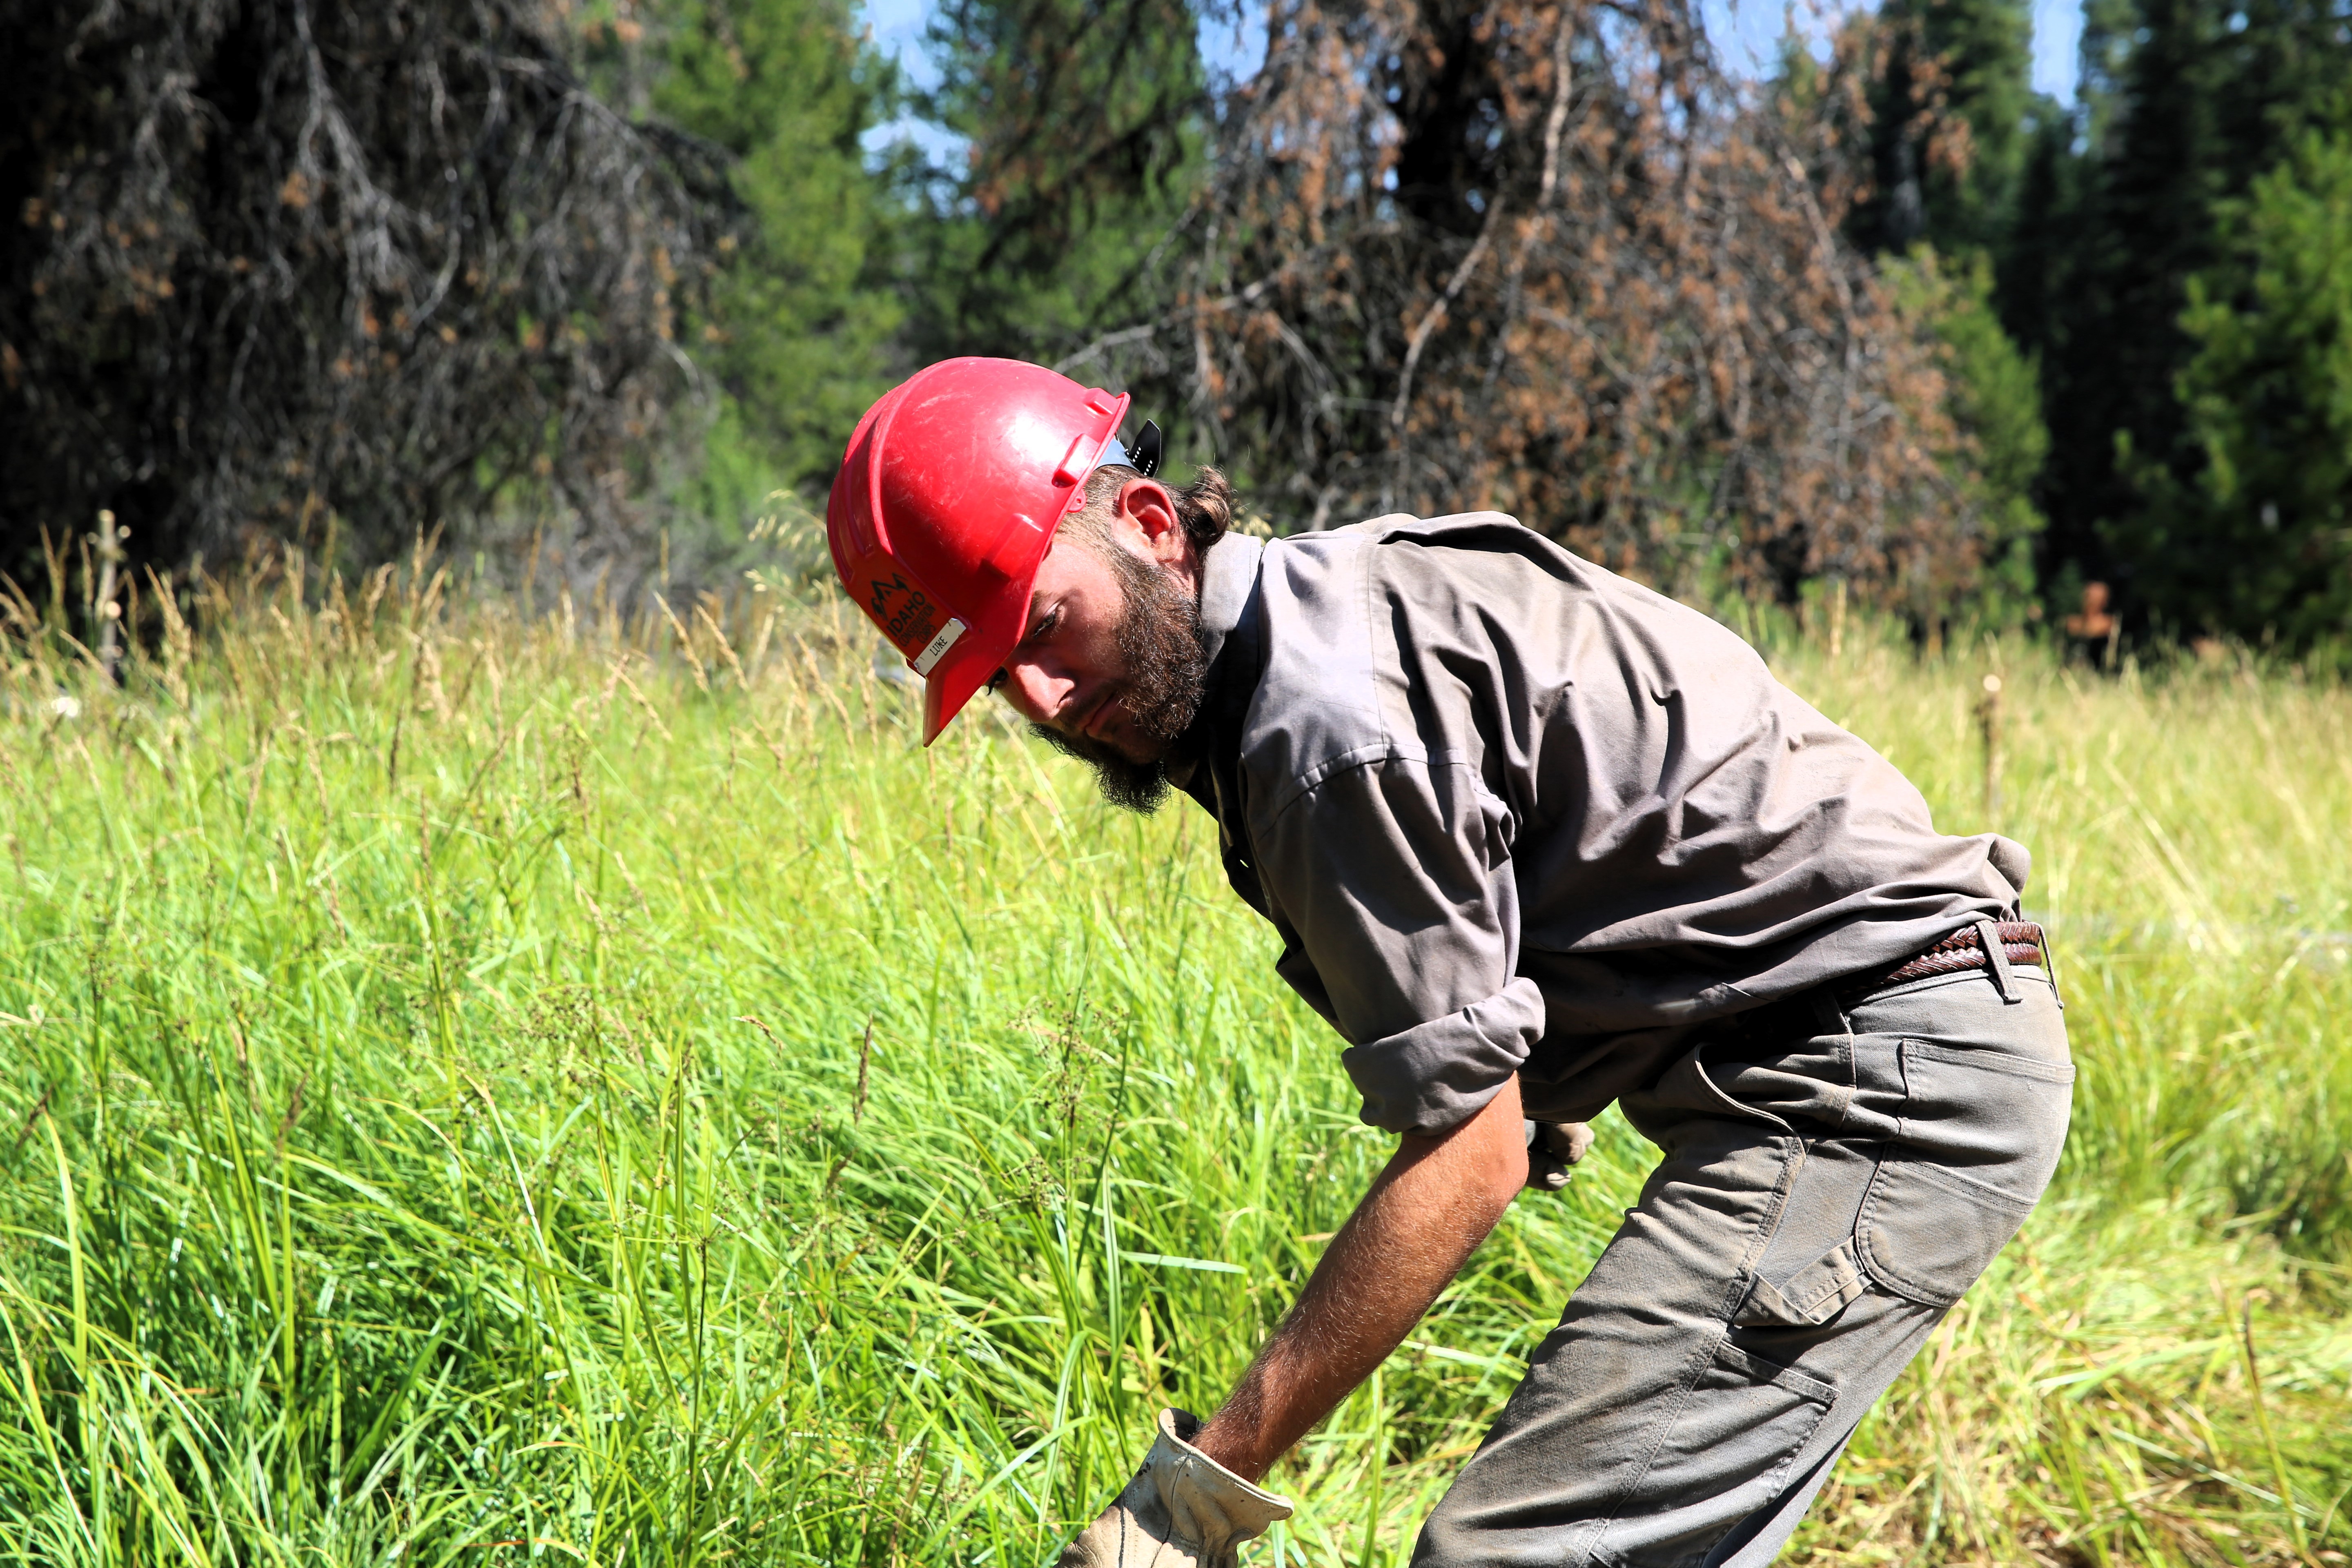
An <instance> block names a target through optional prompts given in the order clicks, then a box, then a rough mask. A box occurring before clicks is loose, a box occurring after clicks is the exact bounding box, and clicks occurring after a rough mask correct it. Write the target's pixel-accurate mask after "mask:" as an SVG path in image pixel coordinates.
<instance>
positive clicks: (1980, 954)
mask: <svg viewBox="0 0 2352 1568" xmlns="http://www.w3.org/2000/svg"><path fill="white" fill-rule="evenodd" d="M1993 930H1994V931H1996V932H1997V933H1998V934H1999V936H2000V946H2001V952H2003V953H2004V954H2006V955H2007V956H2008V959H2009V961H2010V963H2028V964H2032V965H2034V966H2035V967H2037V968H2038V967H2040V966H2042V964H2043V963H2046V962H2047V960H2046V959H2045V958H2044V956H2043V953H2044V950H2045V946H2046V944H2045V942H2044V941H2043V938H2042V928H2041V927H2040V926H2038V925H2036V924H2034V923H2033V922H2032V921H1999V922H1998V923H1997V924H1996V925H1995V926H1994V927H1993ZM1984 967H1985V952H1984V943H1983V942H1979V940H1978V939H1977V928H1976V927H1974V926H1972V925H1971V926H1962V927H1961V928H1960V929H1959V930H1958V931H1954V932H1953V933H1952V934H1951V935H1949V936H1948V937H1946V938H1945V939H1944V940H1943V941H1941V942H1937V944H1936V945H1935V946H1933V947H1931V948H1929V949H1927V952H1922V953H1919V954H1918V955H1916V957H1913V958H1909V959H1906V960H1905V961H1904V962H1903V963H1899V964H1897V965H1895V967H1894V968H1893V969H1890V970H1887V971H1885V973H1879V974H1861V975H1852V976H1849V977H1848V978H1846V979H1844V980H1843V981H1840V982H1838V985H1837V994H1838V997H1839V999H1840V1000H1841V1001H1843V1000H1848V999H1851V998H1853V997H1856V996H1865V995H1868V994H1870V993H1872V992H1874V991H1884V990H1885V989H1886V988H1887V987H1888V986H1890V985H1900V984H1903V983H1904V982H1905V981H1906V980H1925V979H1927V977H1928V976H1930V975H1934V974H1958V973H1961V972H1963V971H1965V970H1970V969H1982V968H1984Z"/></svg>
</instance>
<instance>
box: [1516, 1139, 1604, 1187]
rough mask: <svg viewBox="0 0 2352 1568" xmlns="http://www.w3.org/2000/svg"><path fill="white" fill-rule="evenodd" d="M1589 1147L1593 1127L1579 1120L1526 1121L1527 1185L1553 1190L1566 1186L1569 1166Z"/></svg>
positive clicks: (1579, 1158) (1581, 1156) (1590, 1145)
mask: <svg viewBox="0 0 2352 1568" xmlns="http://www.w3.org/2000/svg"><path fill="white" fill-rule="evenodd" d="M1591 1147H1592V1129H1591V1128H1590V1127H1587V1126H1586V1125H1585V1124H1584V1123H1583V1122H1581V1121H1530V1122H1528V1185H1529V1186H1531V1187H1534V1188H1537V1189H1538V1190H1539V1191H1542V1192H1547V1193H1556V1192H1558V1191H1559V1190H1560V1189H1561V1188H1562V1187H1564V1186H1566V1185H1568V1176H1569V1172H1568V1168H1569V1167H1570V1165H1573V1164H1575V1163H1577V1162H1578V1161H1579V1160H1581V1159H1583V1158H1584V1152H1585V1151H1586V1150H1588V1149H1590V1148H1591Z"/></svg>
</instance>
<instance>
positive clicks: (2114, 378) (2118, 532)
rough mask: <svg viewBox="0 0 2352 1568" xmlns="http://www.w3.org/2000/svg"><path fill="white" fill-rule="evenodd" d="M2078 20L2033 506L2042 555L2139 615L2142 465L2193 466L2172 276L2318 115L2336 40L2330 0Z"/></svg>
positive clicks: (2203, 253) (2150, 537)
mask: <svg viewBox="0 0 2352 1568" xmlns="http://www.w3.org/2000/svg"><path fill="white" fill-rule="evenodd" d="M2091 21H2092V23H2093V24H2094V26H2090V27H2088V28H2086V32H2085V42H2084V60H2085V77H2084V80H2085V88H2086V103H2087V107H2088V111H2089V125H2090V127H2091V130H2092V142H2091V146H2090V150H2089V159H2088V166H2087V167H2086V168H2085V169H2084V171H2083V175H2082V191H2083V195H2082V198H2081V201H2080V204H2079V206H2078V209H2077V210H2078V213H2079V217H2078V220H2077V224H2076V232H2077V234H2078V240H2077V243H2076V244H2075V246H2074V250H2073V254H2072V255H2071V256H2070V257H2067V258H2063V265H2062V266H2059V267H2053V268H2050V269H2049V274H2050V275H2056V276H2062V277H2063V279H2064V281H2065V289H2064V291H2063V294H2061V295H2059V296H2057V297H2055V298H2053V302H2052V306H2051V309H2050V310H2048V311H2047V312H2046V313H2045V315H2044V317H2043V321H2044V322H2045V323H2046V324H2045V327H2044V328H2043V330H2042V332H2041V333H2039V334H2037V336H2038V337H2039V338H2040V340H2041V342H2042V346H2043V347H2044V351H2045V352H2044V353H2043V361H2042V363H2043V366H2044V370H2045V374H2046V384H2045V400H2046V403H2047V405H2048V408H2049V411H2050V422H2051V428H2052V436H2053V456H2052V461H2051V463H2050V465H2049V467H2048V468H2047V469H2046V470H2045V472H2044V476H2043V483H2042V498H2043V502H2044V507H2045V510H2047V511H2048V512H2049V514H2050V518H2051V532H2050V542H2051V549H2052V552H2053V553H2054V554H2055V555H2056V556H2058V557H2059V558H2062V559H2067V560H2072V561H2074V562H2075V563H2079V564H2080V566H2081V567H2082V569H2083V572H2084V574H2085V575H2089V576H2094V577H2104V578H2110V579H2115V580H2119V581H2120V582H2121V583H2122V584H2123V585H2124V586H2125V588H2126V595H2125V607H2126V609H2127V610H2128V611H2130V612H2132V613H2134V614H2141V613H2145V612H2146V611H2147V610H2149V609H2151V608H2155V607H2158V604H2159V602H2160V601H2161V600H2162V599H2163V597H2164V595H2163V594H2162V592H2161V591H2160V590H2158V587H2157V584H2158V583H2159V582H2160V581H2161V580H2163V579H2165V578H2166V577H2167V576H2168V573H2169V570H2170V569H2169V567H2168V565H2167V564H2166V563H2165V562H2164V561H2163V560H2162V559H2161V558H2159V557H2158V556H2156V555H2151V554H2149V553H2147V552H2148V550H2149V549H2150V548H2151V547H2152V542H2154V541H2155V540H2157V539H2158V538H2159V537H2162V538H2167V539H2169V538H2172V537H2174V536H2173V535H2172V534H2171V533H2169V532H2168V531H2166V530H2164V529H2161V528H2143V527H2140V526H2138V525H2137V521H2135V520H2137V519H2138V517H2139V513H2140V510H2141V509H2142V508H2143V507H2144V506H2145V505H2147V498H2148V496H2149V495H2151V494H2153V493H2155V492H2154V491H2153V490H2152V489H2151V488H2150V486H2151V484H2152V482H2153V481H2152V480H2151V478H2150V475H2151V471H2152V470H2151V468H2150V465H2157V466H2160V467H2163V468H2166V469H2167V470H2168V471H2169V472H2170V473H2171V475H2172V479H2173V482H2174V483H2175V484H2176V485H2185V484H2190V483H2193V482H2194V479H2195V475H2196V473H2197V472H2198V470H2199V469H2200V467H2201V465H2202V464H2203V462H2204V461H2205V450H2204V446H2203V444H2202V443H2201V441H2200V440H2199V439H2197V438H2195V437H2192V436H2191V434H2190V433H2189V428H2188V424H2187V419H2186V411H2185V409H2184V408H2183V405H2181V403H2180V401H2179V398H2178V396H2177V395H2176V384H2177V380H2178V377H2179V374H2180V373H2181V371H2182V370H2183V369H2184V367H2185V366H2186V365H2187V364H2188V363H2189V360H2190V358H2191V357H2192V356H2193V355H2194V354H2195V353H2197V352H2198V348H2199V345H2198V343H2197V342H2196V341H2195V340H2194V339H2193V338H2192V337H2191V335H2190V334H2189V331H2187V329H2186V328H2185V326H2184V324H2183V311H2184V310H2185V309H2186V308H2187V307H2188V305H2189V279H2190V278H2191V277H2193V276H2195V275H2197V274H2198V273H2200V272H2202V271H2206V270H2208V269H2210V268H2213V267H2215V266H2216V265H2217V264H2218V263H2219V262H2220V261H2221V241H2220V236H2219V229H2218V224H2219V214H2220V211H2221V205H2222V204H2223V203H2225V202H2226V201H2228V200H2230V199H2232V198H2235V197H2239V196H2242V195H2244V194H2245V193H2246V192H2247V191H2248V190H2249V189H2250V188H2251V186H2252V182H2253V180H2254V178H2255V176H2256V175H2257V174H2259V173H2260V172H2261V171H2263V170H2265V169H2267V168H2269V167H2271V166H2272V165H2273V164H2274V163H2277V162H2278V161H2279V159H2280V157H2281V156H2282V154H2283V153H2284V151H2285V150H2286V148H2287V147H2288V146H2289V145H2290V144H2291V143H2292V141H2293V139H2294V137H2295V136H2296V135H2297V134H2298V132H2299V129H2300V128H2301V127H2304V126H2307V125H2310V124H2312V123H2314V122H2315V121H2324V120H2326V118H2327V116H2328V115H2329V114H2330V113H2331V112H2332V109H2331V106H2332V105H2333V104H2335V103H2336V101H2337V100H2336V93H2337V92H2338V91H2339V89H2340V87H2341V84H2342V83H2343V82H2344V81H2345V80H2346V79H2347V77H2352V41H2347V34H2346V28H2345V25H2344V21H2343V18H2342V16H2341V14H2340V12H2339V10H2338V8H2337V6H2336V0H2255V3H2253V4H2248V5H2239V4H2237V3H2236V0H2106V3H2105V4H2104V5H2097V6H2095V7H2094V8H2093V12H2092V14H2091ZM2126 455H2127V457H2128V461H2127V462H2126V461H2124V460H2121V458H2123V457H2124V456H2126ZM2143 580H2146V582H2147V584H2148V592H2147V593H2146V594H2143V593H2141V592H2140V586H2139V585H2140V584H2141V582H2142V581H2143Z"/></svg>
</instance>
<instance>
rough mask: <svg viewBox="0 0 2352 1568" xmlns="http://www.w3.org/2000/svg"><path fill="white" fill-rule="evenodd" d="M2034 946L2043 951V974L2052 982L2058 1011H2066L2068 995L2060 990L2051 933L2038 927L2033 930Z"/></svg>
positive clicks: (2051, 988)
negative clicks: (2051, 948) (2051, 945)
mask: <svg viewBox="0 0 2352 1568" xmlns="http://www.w3.org/2000/svg"><path fill="white" fill-rule="evenodd" d="M2033 945H2034V946H2036V947H2038V948H2040V949H2041V950H2042V975H2043V976H2044V977H2045V978H2046V979H2048V980H2049V982H2050V994H2051V995H2052V996H2053V997H2054V998H2055V999H2056V1000H2057V1003H2058V1011H2060V1012H2061V1013H2063V1012H2064V1011H2065V1010H2066V993H2064V992H2063V991H2061V990H2059V989H2058V955H2057V954H2056V953H2054V952H2051V951H2050V933H2049V932H2048V931H2045V930H2043V929H2042V927H2041V926H2039V925H2037V926H2035V927H2034V928H2033Z"/></svg>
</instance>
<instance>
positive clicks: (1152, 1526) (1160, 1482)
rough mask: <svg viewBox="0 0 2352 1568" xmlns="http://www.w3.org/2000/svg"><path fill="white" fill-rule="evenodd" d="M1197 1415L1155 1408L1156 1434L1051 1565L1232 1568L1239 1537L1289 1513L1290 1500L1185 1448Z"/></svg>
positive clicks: (1064, 1567) (1237, 1555) (1195, 1429)
mask: <svg viewBox="0 0 2352 1568" xmlns="http://www.w3.org/2000/svg"><path fill="white" fill-rule="evenodd" d="M1200 1426H1201V1423H1200V1421H1199V1419H1198V1418H1196V1417H1194V1416H1192V1415H1187V1414H1185V1413H1184V1412H1183V1411H1181V1410H1163V1411H1161V1412H1160V1438H1159V1441H1157V1442H1155V1443H1153V1444H1152V1445H1151V1452H1150V1453H1149V1454H1146V1455H1145V1456H1144V1457H1143V1468H1141V1469H1139V1470H1138V1471H1136V1472H1135V1479H1133V1480H1131V1481H1129V1482H1128V1483H1127V1489H1125V1490H1124V1491H1122V1492H1120V1493H1119V1494H1118V1497H1117V1498H1116V1499H1114V1500H1112V1502H1111V1505H1110V1506H1109V1507H1108V1508H1107V1509H1105V1510H1103V1511H1102V1517H1101V1518H1099V1519H1097V1520H1096V1521H1094V1522H1093V1523H1092V1524H1090V1525H1088V1526H1087V1528H1086V1529H1084V1530H1082V1531H1079V1532H1078V1537H1077V1539H1076V1540H1075V1541H1073V1542H1070V1544H1069V1545H1067V1546H1066V1547H1064V1548H1063V1549H1062V1560H1061V1562H1060V1563H1059V1564H1058V1565H1057V1568H1234V1564H1235V1563H1238V1562H1239V1561H1240V1557H1241V1548H1242V1543H1243V1542H1246V1541H1248V1540H1249V1539H1250V1538H1251V1537H1253V1536H1255V1535H1256V1534H1257V1533H1258V1532H1259V1531H1263V1530H1264V1529H1265V1527H1266V1526H1267V1525H1269V1524H1272V1523H1274V1522H1275V1521H1277V1520H1284V1519H1288V1518H1289V1517H1290V1500H1289V1499H1288V1498H1286V1497H1277V1496H1276V1495H1275V1494H1274V1493H1272V1492H1269V1491H1261V1490H1259V1489H1257V1488H1256V1487H1254V1486H1252V1485H1250V1484H1249V1483H1248V1482H1247V1481H1245V1480H1244V1479H1241V1478H1240V1477H1239V1476H1237V1475H1234V1473H1233V1472H1232V1471H1230V1470H1228V1469H1226V1468H1224V1467H1223V1466H1222V1465H1220V1464H1218V1463H1217V1462H1216V1461H1215V1460H1213V1459H1212V1458H1209V1457H1208V1456H1207V1455H1205V1454H1203V1453H1202V1452H1201V1450H1200V1449H1198V1448H1195V1447H1192V1443H1191V1441H1190V1439H1191V1438H1192V1436H1194V1435H1195V1434H1197V1433H1198V1432H1199V1430H1200Z"/></svg>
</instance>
